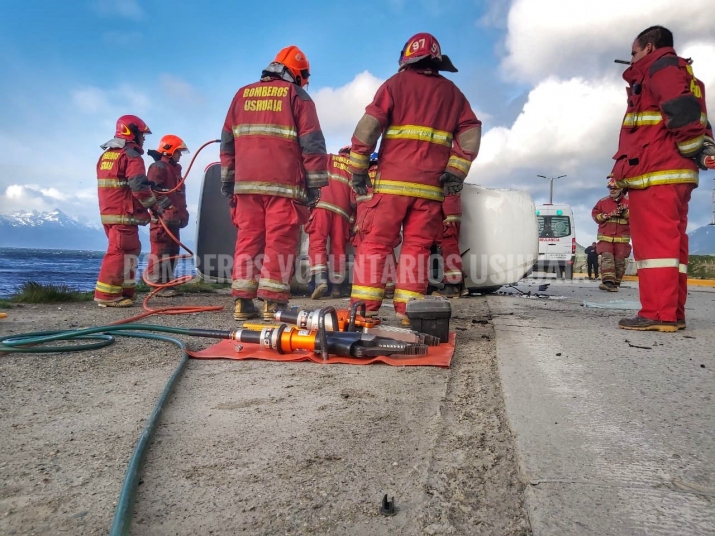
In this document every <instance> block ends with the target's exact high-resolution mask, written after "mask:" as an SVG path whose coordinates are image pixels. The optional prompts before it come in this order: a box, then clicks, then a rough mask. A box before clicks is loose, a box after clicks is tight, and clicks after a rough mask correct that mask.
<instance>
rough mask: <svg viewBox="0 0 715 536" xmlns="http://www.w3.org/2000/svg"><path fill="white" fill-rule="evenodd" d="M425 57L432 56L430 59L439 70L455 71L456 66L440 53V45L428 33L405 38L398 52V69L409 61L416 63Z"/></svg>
mask: <svg viewBox="0 0 715 536" xmlns="http://www.w3.org/2000/svg"><path fill="white" fill-rule="evenodd" d="M425 58H432V61H433V63H434V65H435V67H436V68H437V70H439V71H449V72H450V73H456V72H457V68H456V67H455V66H454V65H453V64H452V61H451V60H450V59H449V58H448V57H447V56H444V55H442V47H440V46H439V41H437V38H436V37H435V36H434V35H432V34H428V33H425V32H423V33H418V34H415V35H413V36H412V37H410V38H409V39H408V40H407V43H405V46H404V47H402V51H401V52H400V61H399V63H400V69H402V68H403V67H405V66H406V65H409V64H411V63H417V62H418V61H420V60H423V59H425Z"/></svg>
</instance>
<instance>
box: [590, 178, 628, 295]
mask: <svg viewBox="0 0 715 536" xmlns="http://www.w3.org/2000/svg"><path fill="white" fill-rule="evenodd" d="M591 217H592V218H593V221H595V222H596V223H597V224H598V237H597V238H598V244H596V251H597V252H598V254H599V255H600V256H601V284H600V285H599V286H598V288H600V289H601V290H607V291H610V292H618V287H620V286H621V280H622V279H623V275H624V274H625V273H626V261H627V259H628V256H629V255H630V254H631V244H630V242H631V231H630V226H629V225H628V218H629V217H630V212H629V210H628V194H627V193H626V192H625V191H624V190H623V188H620V187H618V186H617V185H616V181H615V180H613V178H612V177H609V179H608V196H606V197H603V198H601V199H599V200H598V203H596V206H595V207H593V210H592V211H591Z"/></svg>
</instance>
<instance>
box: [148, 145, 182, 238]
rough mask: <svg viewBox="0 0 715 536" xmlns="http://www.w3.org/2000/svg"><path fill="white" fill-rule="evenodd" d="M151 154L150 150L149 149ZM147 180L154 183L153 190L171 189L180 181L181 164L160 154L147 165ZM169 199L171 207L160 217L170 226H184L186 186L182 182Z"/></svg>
mask: <svg viewBox="0 0 715 536" xmlns="http://www.w3.org/2000/svg"><path fill="white" fill-rule="evenodd" d="M149 153H150V154H151V151H149ZM147 176H148V177H149V181H150V182H153V183H154V190H156V191H158V194H159V195H161V192H160V191H159V190H167V191H168V190H173V189H174V188H176V186H177V185H178V184H179V183H180V182H181V164H179V163H178V162H175V161H174V160H172V159H171V158H170V157H168V156H162V157H161V159H160V160H157V161H156V162H154V163H153V164H152V165H150V166H149V171H148V173H147ZM167 197H168V198H169V200H170V201H171V208H168V209H166V210H165V211H164V212H163V213H162V215H161V219H162V220H164V223H166V224H167V225H170V226H172V227H179V228H182V229H183V228H184V227H186V226H187V225H188V224H189V211H188V210H187V208H186V188H185V186H184V185H183V184H182V185H181V187H180V188H178V189H177V190H176V191H175V192H172V193H170V194H168V196H167Z"/></svg>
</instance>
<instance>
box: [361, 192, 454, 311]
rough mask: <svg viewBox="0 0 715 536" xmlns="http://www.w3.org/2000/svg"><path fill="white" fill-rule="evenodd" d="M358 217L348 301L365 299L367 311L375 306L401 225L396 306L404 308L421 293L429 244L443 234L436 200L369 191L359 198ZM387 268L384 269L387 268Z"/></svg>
mask: <svg viewBox="0 0 715 536" xmlns="http://www.w3.org/2000/svg"><path fill="white" fill-rule="evenodd" d="M362 208H363V211H362V213H361V215H360V217H359V220H360V221H358V222H357V224H358V228H359V229H360V232H361V233H363V238H362V240H361V241H360V242H359V244H358V248H357V252H356V254H355V265H354V267H353V287H352V294H351V296H350V297H351V299H352V301H356V300H364V301H365V303H366V309H367V310H368V311H377V310H378V309H379V308H380V305H381V304H382V298H383V296H384V294H385V283H386V282H387V280H388V279H389V277H390V274H389V263H388V262H387V261H388V259H389V258H391V253H392V249H393V247H394V245H395V242H396V241H397V240H398V238H399V234H400V226H402V248H401V250H400V258H399V260H398V263H397V284H396V288H395V297H394V300H393V302H394V305H395V312H396V313H400V314H404V313H405V309H406V307H407V302H408V301H411V300H413V299H420V298H423V297H424V293H425V291H426V290H427V281H428V274H429V255H430V248H431V246H432V244H434V243H436V242H437V241H438V240H439V238H440V235H441V234H442V205H441V203H440V202H439V201H432V200H429V199H421V198H417V197H407V196H400V195H390V194H379V193H378V194H374V195H373V198H372V199H370V200H368V201H364V207H362ZM386 268H387V269H386Z"/></svg>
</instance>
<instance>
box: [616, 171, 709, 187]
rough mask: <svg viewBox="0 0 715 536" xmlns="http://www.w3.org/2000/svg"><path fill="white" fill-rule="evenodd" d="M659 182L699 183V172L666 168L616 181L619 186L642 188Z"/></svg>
mask: <svg viewBox="0 0 715 536" xmlns="http://www.w3.org/2000/svg"><path fill="white" fill-rule="evenodd" d="M659 184H695V185H696V186H697V184H698V172H697V171H695V170H692V169H666V170H663V171H653V172H651V173H645V174H643V175H637V176H635V177H625V178H623V179H621V180H618V181H616V185H617V186H618V187H619V188H632V189H634V190H642V189H644V188H648V187H649V186H657V185H659Z"/></svg>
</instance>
